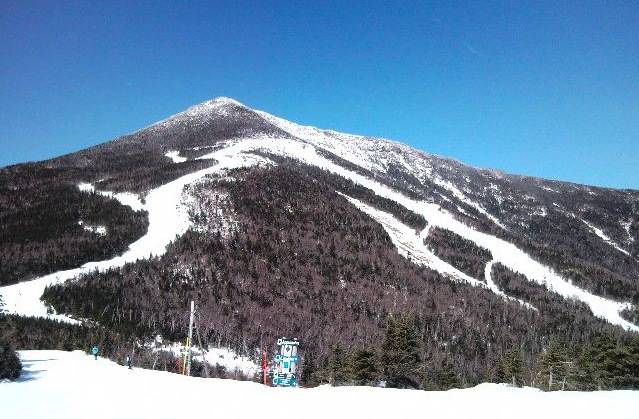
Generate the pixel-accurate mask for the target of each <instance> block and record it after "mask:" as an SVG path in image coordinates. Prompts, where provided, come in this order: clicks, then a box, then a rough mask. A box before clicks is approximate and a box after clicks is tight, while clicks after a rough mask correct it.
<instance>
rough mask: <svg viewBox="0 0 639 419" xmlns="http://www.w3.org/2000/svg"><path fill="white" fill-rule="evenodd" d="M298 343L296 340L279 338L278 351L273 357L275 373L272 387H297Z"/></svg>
mask: <svg viewBox="0 0 639 419" xmlns="http://www.w3.org/2000/svg"><path fill="white" fill-rule="evenodd" d="M299 345H300V343H299V341H298V340H297V339H287V338H280V339H278V340H277V346H279V347H280V351H279V353H278V354H277V355H275V359H274V361H275V371H274V373H273V385H274V386H276V387H296V386H297V377H296V375H295V374H296V372H297V363H298V361H299V357H298V356H297V349H298V347H299Z"/></svg>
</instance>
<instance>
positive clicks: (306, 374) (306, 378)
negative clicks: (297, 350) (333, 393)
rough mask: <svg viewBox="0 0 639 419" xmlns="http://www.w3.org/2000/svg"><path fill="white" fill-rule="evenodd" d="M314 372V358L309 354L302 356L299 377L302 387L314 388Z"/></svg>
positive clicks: (315, 383)
mask: <svg viewBox="0 0 639 419" xmlns="http://www.w3.org/2000/svg"><path fill="white" fill-rule="evenodd" d="M316 372H317V368H316V367H315V359H314V356H313V354H312V353H310V352H309V353H307V354H306V355H305V356H304V361H303V362H302V375H301V377H300V384H301V385H302V387H315V386H316V385H317V384H318V383H317V381H316V378H317V375H316Z"/></svg>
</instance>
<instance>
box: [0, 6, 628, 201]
mask: <svg viewBox="0 0 639 419" xmlns="http://www.w3.org/2000/svg"><path fill="white" fill-rule="evenodd" d="M184 3H187V2H178V1H175V2H160V1H154V2H143V1H137V0H136V1H125V2H116V1H111V0H110V1H107V2H90V1H78V2H63V1H53V0H50V1H43V2H31V1H26V0H17V1H6V0H0V166H5V165H8V164H12V163H17V162H23V161H27V160H39V159H44V158H48V157H53V156H56V155H60V154H63V153H66V152H70V151H75V150H78V149H82V148H85V147H87V146H89V145H92V144H96V143H100V142H103V141H105V140H109V139H112V138H115V137H117V136H119V135H122V134H124V133H127V132H131V131H134V130H136V129H138V128H141V127H143V126H145V125H148V124H150V123H152V122H154V121H156V120H159V119H162V118H165V117H167V116H169V115H171V114H174V113H176V112H179V111H181V110H183V109H184V108H186V107H188V106H189V105H192V104H195V103H198V102H202V101H204V100H207V99H209V98H212V97H215V96H230V97H234V98H236V99H238V100H240V101H241V102H243V103H245V104H247V105H248V106H251V107H253V108H257V109H263V110H266V111H268V112H270V113H273V114H275V115H278V116H282V117H285V118H287V119H290V120H293V121H295V122H301V123H305V124H311V125H315V126H319V127H322V128H332V129H336V130H340V131H345V132H352V133H358V134H369V135H376V136H383V137H387V138H391V139H396V140H400V141H402V142H405V143H408V144H410V145H412V146H414V147H417V148H419V149H422V150H425V151H428V152H431V153H436V154H440V155H445V156H450V157H454V158H457V159H459V160H462V161H464V162H466V163H469V164H472V165H475V166H481V167H491V168H498V169H502V170H505V171H508V172H513V173H520V174H527V175H536V176H541V177H546V178H553V179H561V180H569V181H575V182H580V183H588V184H595V185H604V186H614V187H629V188H634V189H639V2H636V1H632V0H629V1H625V2H621V1H620V2H608V1H606V2H603V1H601V2H592V1H575V2H565V1H550V2H547V3H545V2H541V1H535V2H530V3H526V2H523V1H495V2H491V1H469V2H467V3H463V2H450V3H447V2H441V3H428V2H420V3H419V4H417V2H415V3H412V2H409V1H402V2H396V3H391V2H375V1H365V2H350V1H339V2H331V1H324V0H322V1H317V0H316V1H309V2H304V1H291V2H268V1H251V2H246V3H243V2H236V1H228V2H202V3H197V2H188V3H189V4H188V5H187V4H184Z"/></svg>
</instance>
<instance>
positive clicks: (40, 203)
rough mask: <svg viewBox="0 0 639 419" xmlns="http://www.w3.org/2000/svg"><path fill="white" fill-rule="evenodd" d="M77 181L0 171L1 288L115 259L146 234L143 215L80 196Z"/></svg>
mask: <svg viewBox="0 0 639 419" xmlns="http://www.w3.org/2000/svg"><path fill="white" fill-rule="evenodd" d="M85 175H86V174H85ZM79 176H80V174H79V171H76V170H63V169H48V168H40V167H31V166H14V167H12V168H7V169H3V170H0V285H7V284H12V283H14V282H19V281H22V280H27V279H30V278H33V277H36V276H39V275H44V274H48V273H51V272H56V271H60V270H64V269H70V268H75V267H78V266H80V265H82V264H84V263H86V262H90V261H94V260H103V259H107V258H110V257H113V256H115V255H118V254H120V253H122V252H123V251H124V250H126V249H127V248H128V246H129V244H130V243H131V242H133V241H135V240H137V239H138V238H139V237H141V236H142V235H143V234H144V233H145V232H146V229H147V225H148V221H147V214H146V212H142V211H140V212H135V211H133V210H131V208H129V207H126V206H123V205H121V204H120V203H119V202H117V201H116V200H114V199H110V198H107V197H103V196H100V195H98V194H91V193H86V192H81V191H80V190H79V189H78V187H77V183H76V182H74V181H73V180H72V179H73V178H77V177H79ZM81 223H84V224H88V225H100V226H103V227H104V228H105V229H106V234H96V233H95V232H93V231H90V230H87V229H85V228H83V226H82V225H81Z"/></svg>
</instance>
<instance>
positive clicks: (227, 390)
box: [0, 351, 637, 419]
mask: <svg viewBox="0 0 639 419" xmlns="http://www.w3.org/2000/svg"><path fill="white" fill-rule="evenodd" d="M19 355H20V357H21V359H22V362H23V363H24V366H25V370H24V372H23V374H24V379H23V380H22V381H17V382H13V383H0V406H1V407H0V412H1V413H2V417H3V418H22V419H49V418H51V419H53V418H55V419H57V418H67V419H86V418H87V417H90V418H91V419H113V418H121V417H124V418H157V419H163V418H172V419H174V418H183V417H186V418H200V417H211V412H212V410H211V409H214V410H213V411H214V416H213V417H220V418H251V419H255V418H260V417H263V416H264V414H265V407H266V410H267V411H268V408H269V407H273V406H285V408H284V409H285V411H286V412H289V413H287V414H288V415H289V416H290V415H291V414H292V415H294V416H300V415H299V414H297V413H290V412H304V414H303V415H302V416H303V417H304V418H308V419H314V418H372V419H375V418H384V419H387V418H413V417H420V416H424V412H427V413H428V417H435V418H440V417H441V418H473V419H484V418H486V419H488V418H489V419H500V418H504V419H505V418H512V417H517V418H518V419H539V418H580V419H590V418H593V419H595V418H596V419H601V418H632V417H634V416H636V405H637V392H636V391H627V390H626V391H623V390H617V391H598V392H578V391H565V392H563V391H562V392H559V391H556V392H542V391H540V390H537V389H533V388H530V387H524V388H513V387H510V386H508V385H506V384H480V385H479V386H477V387H473V388H468V389H463V390H449V391H417V390H399V389H385V388H375V387H330V386H320V387H316V388H311V389H303V388H299V389H286V388H274V387H266V386H263V385H261V384H258V383H254V382H246V381H235V380H221V379H215V378H210V379H205V378H195V377H186V376H183V375H178V374H171V373H168V372H164V371H153V370H145V369H140V368H135V367H134V368H133V369H132V370H129V369H127V368H126V367H124V366H121V365H118V364H116V363H114V362H111V361H109V360H107V359H104V358H98V360H97V361H96V360H94V359H93V357H91V356H89V355H86V354H84V353H82V352H80V351H75V352H63V351H20V353H19ZM134 362H135V359H134ZM183 395H187V399H188V401H187V402H185V401H184V400H183V398H182V396H183ZM27 406H28V408H26V409H25V407H27ZM271 410H272V409H271ZM280 416H281V415H280Z"/></svg>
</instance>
